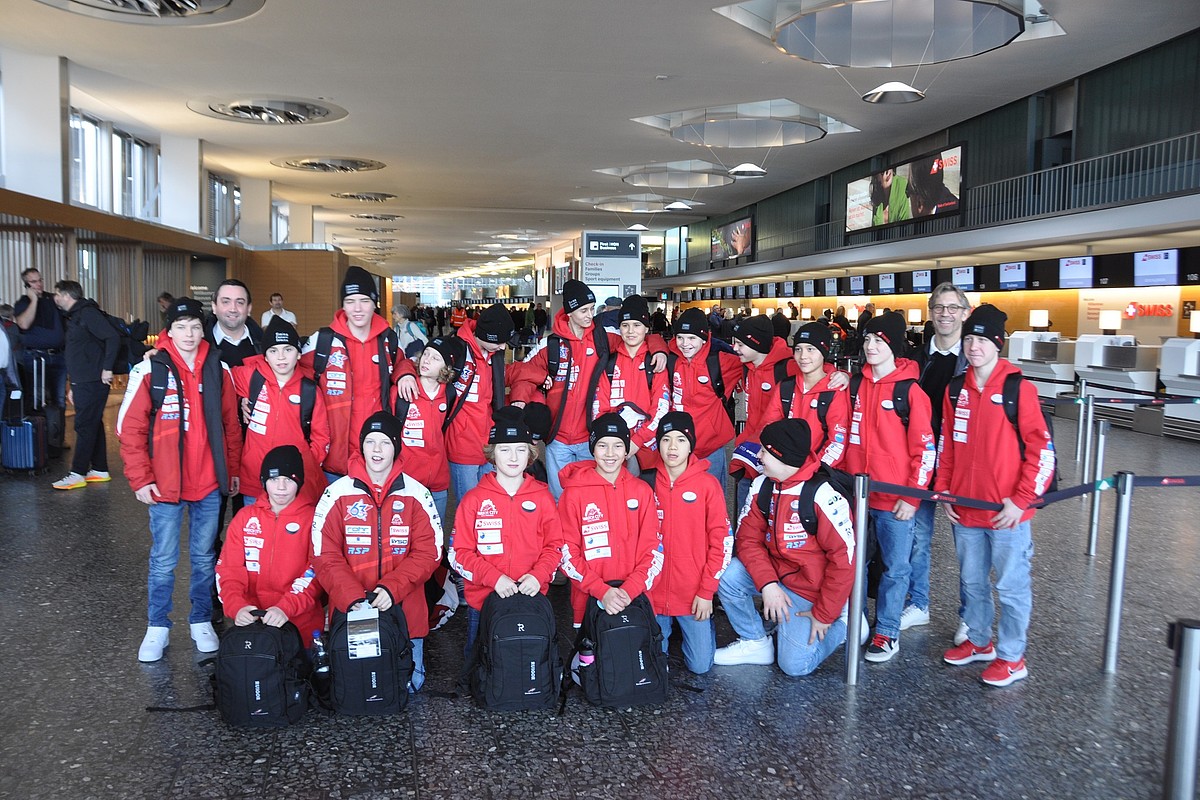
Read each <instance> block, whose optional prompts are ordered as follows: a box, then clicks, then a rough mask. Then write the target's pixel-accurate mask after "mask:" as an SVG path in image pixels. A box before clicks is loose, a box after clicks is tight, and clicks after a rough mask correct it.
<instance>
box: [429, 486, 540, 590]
mask: <svg viewBox="0 0 1200 800" xmlns="http://www.w3.org/2000/svg"><path fill="white" fill-rule="evenodd" d="M450 542H451V544H450V566H451V567H453V568H454V569H455V570H456V571H457V572H458V573H459V574H460V575H462V576H463V580H464V581H465V582H466V588H467V605H469V606H470V607H471V608H473V609H475V610H477V611H478V610H479V609H481V608H483V601H484V600H486V599H487V596H488V595H489V594H491V593H492V592H493V591H494V590H495V588H496V581H498V580H500V578H501V577H503V576H505V575H507V576H508V577H510V578H512V579H513V580H514V581H520V579H521V576H522V575H525V574H527V573H528V574H530V575H532V576H533V577H535V578H537V580H538V583H540V584H541V585H542V594H545V593H546V591H547V590H548V589H549V588H550V579H551V578H553V577H554V571H555V570H556V569H558V564H559V561H560V560H561V559H562V525H561V524H560V523H559V521H558V510H557V509H556V508H555V507H554V497H553V496H551V494H550V489H549V488H548V487H547V486H546V484H544V483H542V482H541V481H539V480H535V479H534V478H532V477H529V476H526V477H525V480H524V482H523V483H522V484H521V487H520V488H519V489H517V493H516V494H515V495H512V496H510V495H509V494H508V492H507V491H505V489H504V487H502V486H501V485H500V484H499V482H498V481H497V480H496V475H495V474H494V473H491V472H489V473H487V474H486V475H484V476H483V477H482V478H480V479H479V484H478V485H477V486H476V487H475V488H474V489H472V490H471V491H469V492H467V493H466V494H465V495H463V500H462V502H461V503H459V504H458V508H457V510H456V511H455V514H454V531H453V533H452V534H451V537H450Z"/></svg>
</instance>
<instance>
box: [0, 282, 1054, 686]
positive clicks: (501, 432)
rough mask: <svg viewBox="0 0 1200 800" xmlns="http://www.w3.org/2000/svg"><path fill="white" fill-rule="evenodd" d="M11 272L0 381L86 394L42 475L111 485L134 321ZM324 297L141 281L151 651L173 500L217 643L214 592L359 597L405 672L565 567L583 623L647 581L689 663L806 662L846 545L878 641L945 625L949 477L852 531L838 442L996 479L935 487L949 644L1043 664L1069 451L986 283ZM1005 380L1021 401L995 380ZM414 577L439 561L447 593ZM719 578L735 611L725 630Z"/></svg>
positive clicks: (907, 485)
mask: <svg viewBox="0 0 1200 800" xmlns="http://www.w3.org/2000/svg"><path fill="white" fill-rule="evenodd" d="M22 278H23V279H24V281H25V285H26V287H27V291H26V294H25V295H23V296H22V297H21V298H19V299H18V301H17V302H16V303H15V304H14V306H13V307H12V309H11V325H10V324H9V323H8V322H7V321H6V323H5V325H6V336H4V337H0V382H7V383H8V384H10V385H17V384H18V383H24V384H25V385H29V382H30V381H32V377H31V376H32V370H33V365H34V362H35V361H36V362H37V363H38V365H39V369H44V370H45V374H44V379H45V383H46V387H47V388H46V404H47V406H48V407H49V408H53V409H58V411H56V412H51V413H47V417H48V423H49V424H48V429H49V443H50V445H51V446H52V447H53V448H55V449H56V450H57V451H58V452H59V453H61V452H62V450H63V448H64V447H65V442H64V440H63V429H64V427H65V424H64V420H63V416H62V411H63V410H65V408H66V407H67V404H68V403H69V402H72V401H73V403H74V406H75V419H74V424H75V432H76V438H75V445H74V453H73V455H72V463H71V469H70V472H69V473H68V474H67V475H66V476H64V477H63V478H62V479H60V480H59V481H56V482H55V484H54V486H55V488H56V489H61V490H71V489H79V488H83V487H86V486H87V485H88V484H89V483H98V482H107V481H109V480H110V479H111V475H110V472H109V465H108V462H107V453H106V442H105V437H104V430H103V424H102V419H101V417H102V414H103V411H104V408H105V406H106V404H107V400H108V393H109V387H110V385H111V383H112V381H113V374H114V369H115V368H116V367H117V350H118V345H119V336H118V334H117V332H116V330H115V329H114V328H113V326H112V325H111V324H110V322H109V321H108V320H107V319H106V317H105V315H104V314H103V313H102V312H101V311H100V309H99V308H98V307H97V306H96V304H95V303H94V302H93V301H91V300H89V299H87V298H85V297H84V296H83V291H82V288H81V287H80V285H79V284H78V283H76V282H74V281H60V282H59V283H58V284H57V285H56V286H55V287H54V292H53V293H52V294H51V293H49V292H46V291H45V286H44V284H43V281H42V279H41V275H40V273H39V272H38V271H37V270H36V269H30V270H26V271H25V273H23V274H22ZM340 294H341V304H340V308H339V310H338V311H337V312H336V313H335V314H334V316H333V318H332V320H330V322H329V324H328V325H326V326H323V327H321V328H319V329H318V330H316V331H315V332H311V333H310V334H309V335H307V336H306V337H305V336H301V334H300V332H299V331H298V330H297V324H296V316H295V314H294V313H293V312H291V311H289V310H287V309H286V308H285V306H284V298H283V296H282V295H281V294H279V293H275V294H273V295H271V297H270V298H269V308H268V309H267V310H266V311H265V312H264V313H263V314H262V315H261V317H259V318H258V320H257V321H256V320H255V319H254V318H253V316H252V313H253V303H252V298H251V295H250V290H249V288H248V287H247V286H246V285H245V284H244V283H242V282H241V281H238V280H234V279H229V280H225V281H223V282H222V283H221V284H220V285H219V286H218V287H217V289H216V291H215V293H214V295H213V298H212V301H211V303H210V304H209V306H208V307H205V306H203V305H202V304H201V303H199V302H197V301H196V300H194V299H192V298H188V297H173V296H171V295H170V294H168V293H163V294H162V295H161V296H160V297H159V298H158V304H159V308H160V311H161V313H162V323H163V326H162V333H161V335H160V336H159V338H158V340H157V343H156V345H155V349H154V350H152V351H150V353H148V354H147V356H146V358H145V359H144V360H141V361H139V362H138V363H136V364H133V365H132V368H131V369H130V370H129V380H128V387H127V389H126V391H125V395H124V399H123V402H122V404H121V408H120V411H119V414H118V420H117V435H118V437H119V439H120V447H121V457H122V461H123V464H124V474H125V477H126V478H127V479H128V481H129V483H130V487H131V488H132V489H133V491H134V494H135V496H136V498H137V499H138V500H139V501H140V502H142V503H144V504H145V505H146V506H147V509H148V515H149V528H150V533H151V540H152V543H151V547H150V558H149V571H148V578H147V594H148V602H147V623H148V624H147V630H146V633H145V636H144V639H143V641H142V643H141V645H140V647H139V650H138V658H139V660H141V661H143V662H152V661H157V660H159V659H160V658H162V655H163V651H164V649H165V648H166V647H167V646H168V644H169V642H170V630H171V624H172V623H171V612H172V599H171V598H172V595H173V590H174V575H175V568H176V566H177V564H178V560H179V557H180V552H179V551H180V542H181V531H182V527H183V523H184V517H185V516H186V517H187V518H188V522H187V524H188V528H189V530H190V534H189V536H188V546H189V554H188V555H189V559H190V566H191V569H190V587H189V593H188V594H189V601H190V608H189V610H188V622H189V626H190V628H189V634H190V638H191V639H192V640H193V641H194V642H195V644H196V647H197V648H198V649H199V650H201V651H202V652H212V651H215V650H216V649H217V646H218V636H217V633H216V629H215V628H214V626H213V622H214V620H221V619H222V618H224V617H229V618H230V619H232V621H233V624H234V625H245V624H250V623H251V622H252V621H253V620H254V619H256V618H257V617H256V616H255V614H254V613H252V612H256V611H261V612H263V615H262V619H263V620H264V621H265V622H266V623H267V624H269V625H276V626H279V625H283V624H285V623H287V622H289V621H291V622H294V623H298V624H300V625H301V628H300V629H301V630H305V631H306V630H311V629H312V627H311V626H314V625H315V626H316V627H317V629H323V626H324V623H325V621H326V620H328V619H329V618H330V617H331V616H333V617H336V616H337V615H345V614H347V613H348V612H350V611H351V610H352V609H354V608H356V607H359V606H362V605H364V604H365V605H370V606H372V607H374V608H375V609H377V610H378V611H379V612H380V613H381V614H393V615H395V614H402V615H403V617H404V619H405V622H406V624H407V629H408V631H409V632H410V636H411V638H412V642H413V659H414V662H415V670H414V673H413V677H412V683H411V686H410V688H411V690H413V691H416V690H419V689H420V688H421V686H422V684H423V682H424V676H425V665H424V658H423V646H422V645H423V640H424V637H425V636H427V635H429V634H430V632H431V631H432V630H436V629H437V628H438V627H439V626H440V625H441V624H443V623H444V622H445V620H446V619H447V618H448V617H449V615H450V614H452V613H453V612H454V609H455V607H456V606H458V605H459V604H460V603H463V604H465V605H466V607H467V620H468V631H469V632H468V646H469V642H470V640H471V639H473V638H474V636H475V634H476V631H477V629H478V625H479V614H480V611H481V609H482V604H483V601H484V600H485V598H486V597H487V596H489V595H490V594H492V593H493V592H494V593H497V594H499V595H500V596H501V597H505V596H509V595H512V594H516V593H523V594H527V595H535V594H539V593H540V594H545V593H546V592H547V589H548V587H549V585H550V584H551V582H552V581H554V580H556V579H563V580H567V581H570V583H571V586H572V590H571V596H572V614H573V618H574V620H575V622H576V623H579V622H580V621H581V619H582V616H583V613H584V606H585V604H586V602H587V599H588V598H591V599H592V600H594V601H595V602H597V603H599V604H600V606H601V607H602V608H603V610H604V611H605V612H607V613H609V614H616V613H619V612H621V611H622V610H623V609H624V608H626V607H627V606H628V605H629V604H630V603H631V602H633V601H634V600H635V599H636V598H637V597H639V596H640V595H642V594H645V595H647V597H648V598H649V599H650V602H651V603H652V605H653V609H654V613H655V614H656V615H657V618H658V622H659V625H660V627H661V631H662V634H663V646H664V649H665V648H666V646H667V645H666V643H667V640H668V639H669V638H670V636H671V634H672V631H673V630H675V629H678V631H679V635H680V636H681V637H682V642H683V644H682V646H683V654H684V662H685V664H686V666H687V668H688V669H689V670H691V671H692V672H695V673H705V672H707V671H708V670H709V669H710V668H711V666H712V665H713V664H714V663H715V664H718V665H740V664H772V663H777V664H778V665H779V667H780V669H782V670H783V671H784V672H785V673H787V674H789V675H805V674H808V673H810V672H812V671H813V670H815V669H817V668H818V667H819V666H820V664H821V663H822V662H823V661H824V660H825V659H826V658H827V657H828V656H829V655H830V654H831V653H832V652H834V650H836V649H837V648H838V647H839V646H840V645H841V644H843V643H844V642H845V639H846V636H847V628H848V620H847V612H848V598H849V593H850V589H851V585H852V583H853V580H854V574H855V570H856V569H857V568H858V562H859V561H860V560H862V559H874V560H875V561H876V562H877V565H878V570H877V573H878V575H879V577H878V591H877V600H876V604H875V608H874V623H873V626H872V629H871V631H870V634H869V636H867V637H866V638H865V639H864V641H863V642H862V643H861V644H864V645H865V658H866V659H867V661H868V662H872V663H883V662H886V661H889V660H890V659H892V658H894V657H895V656H896V655H897V654H898V653H899V650H900V640H901V635H902V632H903V631H905V630H907V629H909V628H912V627H914V626H920V625H925V624H928V623H929V621H930V607H931V602H930V597H929V595H930V588H929V586H930V581H929V570H930V566H929V561H930V559H929V553H930V541H931V537H932V535H933V529H934V525H933V521H934V516H935V513H936V505H935V504H934V503H933V502H931V501H922V500H920V499H916V498H914V497H913V496H911V495H907V494H903V493H898V490H897V489H891V490H879V491H872V493H871V495H870V497H869V503H868V505H869V512H868V513H869V517H870V527H871V530H872V532H873V541H874V542H876V543H877V548H876V551H875V552H874V553H871V552H868V553H860V552H857V551H856V548H855V543H854V534H853V528H852V524H853V517H852V514H851V508H850V506H849V504H848V502H847V500H846V497H845V493H844V492H842V491H839V489H838V485H839V484H838V480H837V475H838V473H839V471H840V470H844V471H848V472H852V473H854V472H857V473H866V474H867V475H869V476H870V478H871V480H872V481H874V482H877V483H882V484H886V485H889V486H892V487H903V488H904V489H905V490H906V491H907V490H912V491H915V492H919V491H920V490H925V489H931V488H933V489H938V490H944V491H948V492H950V493H952V494H954V495H960V496H968V497H973V498H977V499H981V500H985V501H989V502H993V503H996V504H999V505H1000V506H1002V510H1001V511H999V512H981V511H978V510H977V509H973V508H966V507H960V506H955V505H951V504H946V505H945V513H946V515H947V516H948V517H949V519H950V521H951V522H952V525H953V531H954V536H955V547H956V551H957V555H958V560H959V565H960V581H959V585H960V592H959V596H958V597H956V598H953V599H952V600H951V601H950V602H949V603H948V605H947V608H948V609H949V608H952V609H953V613H954V614H955V615H956V617H957V619H958V621H959V624H958V628H957V631H956V634H955V636H954V640H953V642H952V646H950V647H949V648H948V649H947V651H946V653H945V656H944V658H945V660H946V661H947V662H948V663H950V664H955V665H965V664H970V663H974V662H990V663H989V665H988V667H987V669H986V670H984V672H983V675H982V680H983V681H984V682H985V683H988V684H991V685H995V686H1004V685H1008V684H1009V683H1012V682H1013V681H1016V680H1020V679H1022V678H1024V677H1026V675H1027V674H1028V672H1027V667H1026V665H1025V661H1024V651H1025V635H1026V629H1027V627H1028V622H1029V614H1030V609H1031V603H1032V601H1031V589H1030V580H1029V570H1030V559H1031V557H1032V544H1031V541H1032V540H1031V535H1030V528H1029V521H1030V519H1031V518H1032V517H1033V515H1034V509H1033V508H1031V505H1032V503H1033V502H1034V500H1035V499H1036V498H1037V497H1038V496H1040V495H1041V494H1043V493H1044V492H1045V491H1046V490H1047V487H1048V485H1049V481H1050V478H1051V477H1052V475H1053V471H1054V465H1055V456H1054V450H1053V441H1052V440H1051V438H1050V435H1049V433H1048V431H1047V429H1046V426H1045V423H1044V421H1043V419H1042V415H1041V412H1040V410H1039V407H1038V402H1037V396H1036V391H1035V390H1034V388H1033V386H1032V384H1030V383H1028V382H1022V381H1020V373H1019V370H1017V369H1016V368H1015V367H1013V366H1012V365H1011V364H1009V363H1008V362H1007V361H1006V360H1004V359H1002V358H1000V357H999V353H1000V351H1001V349H1002V347H1003V345H1004V341H1005V321H1006V317H1005V315H1004V313H1003V312H1002V311H1001V310H999V309H997V308H995V307H994V306H990V305H981V306H979V307H977V308H972V307H971V306H970V304H969V302H968V300H967V298H966V296H965V295H964V294H963V293H962V292H961V291H960V290H959V289H957V288H955V287H954V286H952V285H950V284H942V285H939V286H938V287H936V288H935V289H934V291H933V293H932V294H931V295H930V297H929V300H928V308H929V319H930V325H929V326H928V327H927V329H926V330H925V331H923V332H921V333H919V334H918V333H916V332H915V331H910V330H909V327H908V324H907V322H906V320H905V318H904V316H903V315H902V314H900V313H898V312H895V311H891V310H889V309H882V310H881V311H878V312H876V309H875V307H874V305H873V304H870V303H868V304H867V305H866V306H865V307H864V308H863V309H862V310H861V312H860V313H859V316H858V318H857V320H856V323H851V321H850V320H849V319H848V318H847V316H846V313H845V308H844V307H842V306H838V307H837V308H831V309H826V310H824V311H823V313H820V314H818V315H817V317H816V319H814V320H811V321H806V320H804V319H801V313H802V310H801V309H800V308H797V306H796V305H795V304H794V303H792V302H788V303H787V305H786V307H784V306H781V307H779V308H777V309H775V310H774V311H773V312H772V313H770V314H749V313H747V311H746V310H745V309H743V310H741V311H739V312H737V313H734V311H733V310H732V309H722V308H721V307H720V306H713V307H712V308H711V309H709V311H708V312H705V311H704V310H702V309H700V308H695V307H693V308H688V309H686V310H681V309H680V308H679V307H678V306H677V307H675V308H674V309H673V310H672V313H671V317H670V319H668V317H667V314H666V312H665V310H664V309H663V308H662V307H659V308H657V309H656V310H655V311H654V312H653V313H652V312H651V311H650V307H649V304H648V303H647V301H646V299H645V298H642V297H640V296H638V295H632V296H630V297H626V298H619V297H608V298H605V299H604V300H603V302H602V303H600V302H598V301H597V297H596V296H595V294H594V293H593V291H592V289H591V288H589V287H588V286H587V285H585V284H584V283H582V282H580V281H578V280H568V281H566V283H565V285H564V286H563V288H562V292H561V298H560V299H561V308H559V309H558V310H557V311H556V312H555V313H554V314H553V315H552V316H551V315H550V314H549V313H548V312H547V310H546V309H545V308H544V307H543V306H542V305H541V304H537V303H531V304H528V306H526V307H520V306H517V305H512V306H505V305H504V304H501V303H494V304H492V305H489V306H485V307H467V305H466V304H456V305H454V306H452V307H445V308H434V307H431V306H427V305H414V306H412V307H409V306H406V305H402V304H398V303H397V304H394V305H392V307H391V316H390V320H389V319H386V318H385V317H384V316H382V314H381V309H380V297H379V294H378V289H377V283H376V280H375V279H374V278H373V277H372V276H371V275H370V274H368V273H367V272H365V271H364V270H362V269H360V268H357V267H352V268H350V269H349V270H348V271H347V273H346V274H345V276H344V278H343V280H342V284H341V292H340ZM3 312H4V309H3V308H0V314H2V313H3ZM805 315H806V316H807V314H805ZM518 350H519V351H520V352H521V353H522V355H523V356H524V357H523V358H520V359H518V358H516V357H514V353H515V352H518ZM835 362H836V363H837V364H843V365H845V366H847V367H848V368H847V369H839V368H838V366H837V365H836V364H835ZM17 372H20V373H21V377H18V375H17V374H16V373H17ZM39 376H40V373H39ZM68 376H69V378H70V387H71V390H70V394H68V392H67V385H68V383H67V381H68ZM39 379H41V378H40V377H39ZM1010 394H1011V395H1012V396H1013V397H1014V398H1015V405H1016V408H1017V417H1016V418H1015V419H1010V418H1009V417H1008V416H1007V415H1006V411H1005V408H1006V403H1003V402H1001V403H998V402H996V398H998V397H1003V398H1008V397H1009V395H1010ZM5 396H6V397H8V396H9V392H7V391H6V392H5ZM451 497H452V498H453V501H454V510H453V513H450V511H451V506H450V500H451ZM731 499H732V501H733V505H732V511H733V513H732V514H731V513H730V512H731V506H730V500H731ZM227 517H231V518H232V520H231V521H230V522H229V524H228V527H227V526H226V519H227ZM731 520H733V521H732V522H731ZM226 530H227V531H228V533H227V541H226V544H225V546H224V548H222V545H221V541H220V534H221V533H222V532H223V531H226ZM384 530H386V531H387V534H386V535H384V533H383V531H384ZM218 559H219V560H218ZM992 570H994V571H995V574H996V578H995V583H994V585H993V584H992V578H991V571H992ZM427 583H430V584H431V585H433V584H436V585H437V586H438V587H439V590H441V589H444V594H441V595H439V594H438V592H435V593H434V594H433V595H432V596H434V597H437V596H440V597H441V599H440V600H438V601H437V602H436V603H433V604H432V605H431V603H430V602H429V601H428V600H427V597H426V584H427ZM993 590H995V591H996V592H998V594H999V599H1000V603H1001V608H1002V613H1001V619H1000V626H999V631H998V639H997V638H996V637H995V636H994V631H993V617H994V609H993V605H992V604H993V599H992V598H993ZM714 600H719V605H720V607H722V608H724V611H725V613H726V614H727V616H728V619H729V621H730V623H731V625H732V627H733V629H734V631H735V632H736V634H737V637H738V638H737V639H736V640H735V641H733V642H732V643H728V644H726V645H725V646H723V647H717V642H716V633H715V627H714V625H713V621H712V615H713V611H714ZM760 607H761V611H760ZM863 629H864V631H866V630H867V628H866V621H865V620H864V628H863Z"/></svg>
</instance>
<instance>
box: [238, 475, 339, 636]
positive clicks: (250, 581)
mask: <svg viewBox="0 0 1200 800" xmlns="http://www.w3.org/2000/svg"><path fill="white" fill-rule="evenodd" d="M318 482H319V483H321V484H324V481H323V480H318ZM305 483H306V484H307V479H306V481H305ZM312 519H313V507H312V504H311V503H306V502H304V501H302V500H300V499H299V498H297V499H296V500H294V501H292V503H291V504H290V505H289V506H288V507H287V508H285V509H283V510H282V511H280V512H279V513H278V514H276V513H275V512H274V511H272V510H271V505H270V503H268V502H266V501H263V502H259V503H255V504H254V505H252V506H245V507H243V508H242V510H241V511H239V512H238V513H237V514H234V516H233V520H232V521H231V522H230V523H229V528H228V530H226V531H225V545H224V546H223V547H222V548H221V557H220V559H218V560H217V592H218V594H220V596H221V605H223V606H224V607H225V613H226V614H228V615H229V616H230V617H233V616H234V615H235V614H237V612H238V611H239V610H241V609H243V608H245V607H246V606H254V607H255V608H261V609H263V610H264V611H265V610H266V609H268V608H270V607H271V606H279V609H280V610H281V611H282V612H283V613H285V614H287V616H288V620H289V621H291V622H292V623H293V624H295V626H296V628H297V629H299V631H300V637H301V639H302V640H303V641H304V643H305V645H308V644H309V643H310V642H311V640H312V633H313V631H323V630H325V605H324V600H325V592H324V591H323V590H322V589H321V584H320V583H318V582H317V579H316V572H315V571H314V570H313V567H312V537H311V532H312Z"/></svg>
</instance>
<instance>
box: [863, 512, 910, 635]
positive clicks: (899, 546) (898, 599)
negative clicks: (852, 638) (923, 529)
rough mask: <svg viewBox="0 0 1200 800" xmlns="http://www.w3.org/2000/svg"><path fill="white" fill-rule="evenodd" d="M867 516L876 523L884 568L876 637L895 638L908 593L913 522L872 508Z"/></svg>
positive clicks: (876, 532)
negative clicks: (902, 520)
mask: <svg viewBox="0 0 1200 800" xmlns="http://www.w3.org/2000/svg"><path fill="white" fill-rule="evenodd" d="M870 515H871V519H872V520H874V522H875V538H876V540H877V541H878V542H879V555H880V556H881V557H882V558H883V564H884V568H885V570H884V573H883V577H882V578H880V579H879V594H878V596H877V597H876V598H875V634H876V635H877V636H878V635H883V636H886V637H888V638H889V639H898V638H900V614H901V612H903V611H904V596H905V595H906V594H908V576H909V575H910V574H911V573H912V568H911V566H910V565H909V561H908V560H909V558H910V557H911V556H912V549H913V521H912V520H911V519H910V520H908V521H907V522H901V521H900V520H898V519H896V515H895V514H893V513H892V512H891V511H877V510H875V509H871V510H870Z"/></svg>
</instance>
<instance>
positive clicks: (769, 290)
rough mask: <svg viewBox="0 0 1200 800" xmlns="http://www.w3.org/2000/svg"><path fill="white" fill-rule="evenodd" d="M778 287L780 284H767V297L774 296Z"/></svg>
mask: <svg viewBox="0 0 1200 800" xmlns="http://www.w3.org/2000/svg"><path fill="white" fill-rule="evenodd" d="M778 288H779V286H778V284H774V283H768V284H767V297H774V296H775V291H776V289H778Z"/></svg>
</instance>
